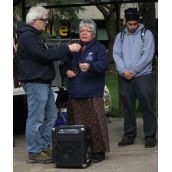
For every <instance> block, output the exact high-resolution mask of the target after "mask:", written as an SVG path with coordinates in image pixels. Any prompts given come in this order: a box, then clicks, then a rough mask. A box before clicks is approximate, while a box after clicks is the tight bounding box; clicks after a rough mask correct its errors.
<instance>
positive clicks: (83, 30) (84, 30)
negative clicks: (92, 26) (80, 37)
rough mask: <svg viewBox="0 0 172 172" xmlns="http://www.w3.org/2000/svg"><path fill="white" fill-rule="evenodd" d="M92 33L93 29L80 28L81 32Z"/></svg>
mask: <svg viewBox="0 0 172 172" xmlns="http://www.w3.org/2000/svg"><path fill="white" fill-rule="evenodd" d="M84 32H85V33H91V32H93V31H92V30H87V29H81V30H80V33H84Z"/></svg>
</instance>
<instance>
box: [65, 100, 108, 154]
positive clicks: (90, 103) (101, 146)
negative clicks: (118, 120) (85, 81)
mask: <svg viewBox="0 0 172 172" xmlns="http://www.w3.org/2000/svg"><path fill="white" fill-rule="evenodd" d="M67 109H68V118H67V123H68V125H87V126H89V127H90V128H91V131H92V150H93V152H105V151H106V152H109V151H110V147H109V136H108V127H107V120H106V115H105V110H104V101H103V97H92V98H72V97H69V99H68V105H67Z"/></svg>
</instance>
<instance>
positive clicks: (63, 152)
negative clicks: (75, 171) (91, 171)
mask: <svg viewBox="0 0 172 172" xmlns="http://www.w3.org/2000/svg"><path fill="white" fill-rule="evenodd" d="M52 132H53V133H52V134H53V161H54V162H55V164H56V167H68V168H69V167H79V168H86V167H87V166H89V165H90V164H91V163H92V153H91V129H90V127H87V126H85V125H64V126H59V127H57V128H53V129H52Z"/></svg>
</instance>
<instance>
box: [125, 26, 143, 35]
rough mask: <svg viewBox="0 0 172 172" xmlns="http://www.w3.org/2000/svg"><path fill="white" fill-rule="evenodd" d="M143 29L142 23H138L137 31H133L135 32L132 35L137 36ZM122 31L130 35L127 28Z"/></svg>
mask: <svg viewBox="0 0 172 172" xmlns="http://www.w3.org/2000/svg"><path fill="white" fill-rule="evenodd" d="M143 27H144V25H143V24H142V23H139V26H138V28H137V29H136V30H135V32H133V33H132V34H133V35H135V34H137V33H138V32H139V31H140V30H141V29H142V28H143ZM124 31H125V32H126V33H127V34H131V33H129V32H128V29H127V27H126V28H125V29H124Z"/></svg>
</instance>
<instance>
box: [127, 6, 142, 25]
mask: <svg viewBox="0 0 172 172" xmlns="http://www.w3.org/2000/svg"><path fill="white" fill-rule="evenodd" d="M124 13H125V20H126V22H127V21H129V20H136V21H139V18H140V17H139V12H138V11H137V8H128V9H126V10H124Z"/></svg>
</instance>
